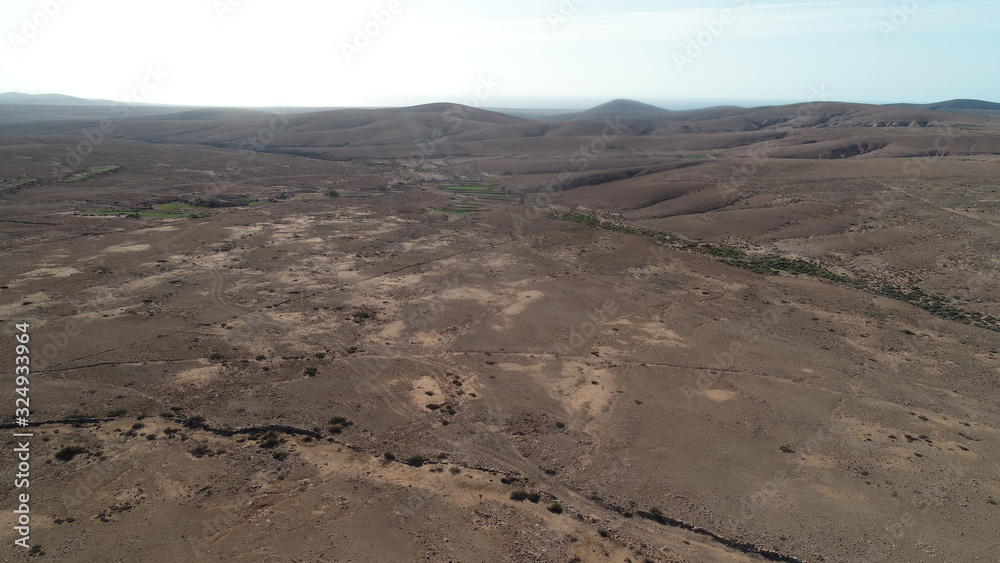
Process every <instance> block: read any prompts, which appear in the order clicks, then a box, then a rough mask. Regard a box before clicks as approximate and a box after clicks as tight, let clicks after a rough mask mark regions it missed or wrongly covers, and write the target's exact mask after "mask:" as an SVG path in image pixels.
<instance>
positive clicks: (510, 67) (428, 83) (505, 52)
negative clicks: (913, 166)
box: [0, 0, 1000, 107]
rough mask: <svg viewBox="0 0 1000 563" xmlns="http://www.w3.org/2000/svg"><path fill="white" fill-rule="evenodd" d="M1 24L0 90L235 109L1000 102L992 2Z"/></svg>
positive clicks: (304, 10)
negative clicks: (815, 95)
mask: <svg viewBox="0 0 1000 563" xmlns="http://www.w3.org/2000/svg"><path fill="white" fill-rule="evenodd" d="M727 10H728V11H727ZM393 12H395V13H393ZM0 22H3V28H4V29H2V31H3V33H4V35H5V36H4V45H3V46H2V47H0V65H2V74H0V92H2V91H19V92H27V93H48V92H56V93H63V94H70V95H74V96H79V97H88V98H107V99H115V100H119V99H125V98H127V97H130V96H133V95H135V96H140V95H141V96H142V97H143V98H144V100H145V101H148V102H157V103H176V104H192V105H209V104H213V105H243V106H289V105H306V106H350V105H404V104H416V103H424V102H431V101H443V100H447V101H456V102H475V104H476V105H483V106H493V107H499V106H508V107H509V106H518V105H522V106H523V105H528V106H543V107H557V106H576V107H582V106H584V105H588V104H589V103H591V102H600V101H606V100H609V99H612V98H633V99H638V100H643V101H647V102H651V103H658V104H659V105H664V106H666V107H670V102H669V100H692V99H698V100H706V101H709V102H710V101H714V100H718V101H741V100H747V101H753V100H760V101H801V100H807V99H809V98H810V96H811V95H812V94H811V92H812V91H813V89H816V88H822V89H823V90H824V91H826V92H828V93H829V95H830V97H832V98H833V99H836V100H843V101H859V102H893V101H905V102H931V101H940V100H945V99H951V98H981V99H990V100H994V101H1000V81H998V76H1000V57H998V55H997V53H1000V2H997V1H996V0H968V1H966V0H954V1H946V0H886V1H883V0H818V1H797V2H792V1H787V0H770V1H763V0H722V1H708V2H694V1H670V0H666V1H652V0H505V1H504V2H469V1H461V2H460V1H457V0H372V1H369V0H351V1H348V0H282V1H281V2H278V1H276V0H3V4H2V5H0ZM143 84H145V86H143ZM567 98H578V99H579V100H578V102H577V101H574V100H570V101H561V100H566V99H567ZM675 105H681V102H679V101H678V102H677V103H676V104H675ZM702 105H704V104H702Z"/></svg>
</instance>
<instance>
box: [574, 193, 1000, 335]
mask: <svg viewBox="0 0 1000 563" xmlns="http://www.w3.org/2000/svg"><path fill="white" fill-rule="evenodd" d="M556 218H558V219H562V220H563V221H572V222H574V223H580V224H582V225H586V226H588V227H593V228H598V229H604V230H608V231H616V232H620V233H627V234H633V235H640V236H646V237H650V238H654V239H656V240H657V241H660V242H663V243H666V244H669V245H670V246H671V247H672V248H674V249H676V250H682V251H685V252H697V253H699V254H705V255H707V256H711V257H713V258H716V259H718V260H719V261H720V262H722V263H724V264H729V265H730V266H736V267H737V268H743V269H745V270H750V271H752V272H757V273H759V274H764V275H771V276H774V275H778V274H779V273H780V272H787V273H789V274H798V275H804V276H810V277H813V278H818V279H823V280H827V281H829V282H833V283H836V284H839V285H845V286H849V287H854V288H857V289H863V290H866V291H870V292H872V293H877V294H879V295H883V296H885V297H889V298H892V299H896V300H898V301H903V302H906V303H910V304H912V305H916V306H917V307H920V308H921V309H923V310H925V311H927V312H929V313H930V314H932V315H934V316H935V317H939V318H942V319H946V320H949V321H955V322H958V323H962V324H967V325H970V326H975V327H978V328H983V329H986V330H993V331H997V332H1000V318H997V317H993V316H990V315H986V314H984V313H981V312H978V311H974V312H970V311H966V310H964V309H962V308H961V307H959V306H957V305H956V304H954V302H953V300H951V299H949V298H947V297H944V296H942V295H936V294H928V293H924V292H923V291H922V290H921V289H920V288H919V287H917V286H916V285H913V284H911V285H910V287H909V288H907V289H904V288H902V287H898V286H894V285H886V284H884V283H883V282H880V281H876V280H872V279H852V278H849V277H846V276H841V275H839V274H836V273H834V272H832V271H830V270H828V269H826V268H824V267H823V266H821V265H819V264H816V263H814V262H810V261H808V260H802V259H799V258H785V257H783V256H775V255H749V254H747V253H745V252H743V251H742V250H740V249H738V248H736V247H733V246H728V245H722V244H715V245H704V246H692V245H690V244H687V243H683V242H681V241H679V240H677V239H676V238H674V237H672V236H670V235H668V234H666V233H661V232H657V231H651V230H648V229H636V228H634V227H629V226H627V225H622V224H619V223H615V222H613V221H608V220H605V219H600V218H598V217H595V216H594V215H591V214H589V213H584V212H576V213H563V214H559V215H556Z"/></svg>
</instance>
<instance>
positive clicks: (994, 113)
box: [0, 92, 1000, 122]
mask: <svg viewBox="0 0 1000 563" xmlns="http://www.w3.org/2000/svg"><path fill="white" fill-rule="evenodd" d="M114 103H115V102H113V101H110V100H101V99H87V98H77V97H74V96H66V95H63V94H23V93H20V92H6V93H2V94H0V104H2V105H22V106H24V105H30V106H92V107H108V106H111V105H113V104H114ZM136 105H137V106H143V107H149V108H153V107H158V108H171V107H172V108H180V109H193V108H192V106H169V105H163V104H136ZM430 105H431V104H426V105H425V106H430ZM884 105H885V106H888V107H899V108H909V109H924V110H930V111H941V112H947V113H955V114H963V115H978V116H984V117H1000V103H996V102H988V101H984V100H969V99H957V100H948V101H944V102H935V103H931V104H907V103H895V104H884ZM425 106H418V107H425ZM196 107H197V106H196ZM202 107H204V106H202ZM725 107H735V106H725ZM254 109H264V110H268V109H270V108H254ZM275 109H276V108H275ZM325 109H334V108H295V109H294V110H288V109H286V110H285V111H287V112H289V113H304V112H307V111H317V110H325ZM345 109H346V108H345ZM706 109H708V108H706ZM712 109H716V108H712ZM523 111H524V112H527V113H524V114H522V113H521V112H520V110H511V111H510V112H509V114H510V115H516V116H519V117H529V116H530V117H541V115H539V116H534V115H531V110H523ZM686 111H688V112H690V111H695V110H686ZM545 113H546V114H547V115H546V117H548V121H554V122H568V121H580V120H595V119H596V120H600V119H605V118H608V117H612V116H614V117H619V118H622V119H648V118H654V117H656V118H662V117H666V116H669V115H671V114H674V113H683V112H675V111H673V110H669V109H664V108H661V107H658V106H654V105H650V104H645V103H642V102H637V101H634V100H626V99H618V100H613V101H610V102H608V103H605V104H601V105H599V106H596V107H593V108H590V109H588V110H585V111H582V112H560V113H559V114H558V115H554V114H553V113H554V112H552V113H550V112H545Z"/></svg>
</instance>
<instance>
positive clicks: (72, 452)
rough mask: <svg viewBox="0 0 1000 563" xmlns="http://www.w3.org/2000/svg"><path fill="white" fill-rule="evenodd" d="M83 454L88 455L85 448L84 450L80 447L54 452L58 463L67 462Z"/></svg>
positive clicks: (70, 447)
mask: <svg viewBox="0 0 1000 563" xmlns="http://www.w3.org/2000/svg"><path fill="white" fill-rule="evenodd" d="M85 453H88V452H87V448H84V447H82V446H66V447H65V448H63V449H61V450H59V451H58V452H56V459H58V460H60V461H69V460H71V459H73V458H74V457H76V456H78V455H80V454H85Z"/></svg>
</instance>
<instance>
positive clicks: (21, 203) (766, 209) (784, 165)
mask: <svg viewBox="0 0 1000 563" xmlns="http://www.w3.org/2000/svg"><path fill="white" fill-rule="evenodd" d="M103 111H104V110H99V109H93V108H91V109H86V108H83V109H81V108H73V109H72V111H69V110H65V108H64V109H63V110H61V109H60V108H44V107H43V108H39V107H37V106H35V107H31V108H28V107H23V108H19V107H16V106H4V108H3V111H2V112H0V117H2V119H0V248H2V250H0V252H2V254H0V255H2V259H0V260H2V262H0V263H2V270H3V279H2V280H0V318H2V320H3V324H4V327H5V333H6V334H7V335H8V338H7V339H6V340H5V343H4V344H3V346H0V350H2V353H0V361H2V362H3V365H4V366H7V367H5V368H4V369H5V370H7V373H8V374H13V369H14V365H15V364H14V362H15V359H14V356H15V346H16V341H15V338H14V337H15V334H16V332H17V330H16V329H15V328H14V325H15V324H16V323H29V324H30V329H29V334H30V337H31V346H30V350H31V361H32V372H33V373H32V376H31V384H30V403H31V407H30V410H31V414H30V421H31V422H32V424H33V426H31V427H29V428H28V431H31V432H33V433H34V434H35V436H34V438H32V441H31V487H30V496H31V515H30V516H31V533H30V545H32V546H36V547H34V548H33V549H32V550H30V551H29V550H26V549H23V548H21V547H17V546H14V545H13V542H14V539H16V537H17V534H16V533H15V532H14V528H13V526H14V525H15V517H16V515H15V514H14V512H13V509H14V508H16V502H15V500H16V495H17V494H18V493H19V492H20V491H18V490H17V489H15V487H14V482H15V480H14V474H15V473H16V472H17V463H18V462H17V459H16V457H15V454H14V448H15V447H16V446H17V441H16V439H15V438H14V437H13V433H15V432H20V431H24V429H21V428H19V427H18V426H17V425H16V424H15V419H14V416H13V415H14V400H15V398H16V397H17V395H16V394H15V384H14V383H13V381H14V380H13V376H11V377H8V378H5V380H4V381H5V382H6V383H5V385H6V388H5V389H2V390H0V394H2V396H4V397H7V398H8V400H7V407H5V411H4V412H2V413H0V417H2V418H3V419H4V421H5V424H4V426H3V430H2V431H0V432H2V433H3V434H2V436H3V440H2V442H3V443H4V444H5V453H4V454H3V457H2V462H0V466H2V467H3V471H4V474H5V475H6V476H7V477H6V478H5V479H3V482H2V484H0V499H3V507H4V510H3V512H2V516H0V523H2V528H3V530H4V531H3V538H4V544H3V546H2V547H0V560H3V561H35V560H38V561H122V562H135V561H234V560H236V561H266V562H272V561H273V562H278V561H281V562H287V561H299V562H315V561H354V562H389V561H392V562H397V561H398V562H404V561H434V562H463V563H465V562H469V563H472V562H483V563H488V562H497V561H539V562H550V561H551V562H568V561H585V562H590V561H612V562H627V561H631V562H636V563H639V562H645V561H656V562H661V561H664V562H665V561H670V562H673V561H687V562H715V561H725V562H729V561H732V562H736V561H741V562H755V561H785V562H796V561H809V562H817V561H826V562H883V561H884V562H918V561H920V562H950V563H953V562H960V561H961V562H966V561H970V562H971V561H984V562H986V561H996V560H997V554H998V553H1000V480H998V476H1000V470H998V469H997V467H998V462H1000V412H998V407H997V405H998V403H1000V381H998V375H1000V364H998V362H1000V332H998V330H1000V299H998V295H1000V277H998V273H1000V193H998V190H1000V180H998V178H1000V121H998V119H997V118H992V117H979V116H975V115H960V114H952V113H946V112H941V111H932V110H928V109H922V108H899V107H885V106H867V105H857V104H842V103H813V104H802V105H797V106H781V107H769V108H755V109H743V108H735V107H724V108H713V109H708V110H698V111H686V112H671V111H667V110H661V109H659V108H653V107H651V106H644V105H642V104H638V103H634V102H627V101H616V102H612V103H610V104H606V105H604V106H600V107H598V108H594V109H592V110H588V111H586V112H582V113H577V114H566V115H556V116H551V117H549V118H545V119H535V120H529V119H524V118H519V117H514V116H510V115H505V114H501V113H496V112H490V111H485V110H481V109H474V108H468V107H464V106H453V105H450V104H434V105H429V106H419V107H416V108H404V109H398V110H337V111H326V112H317V113H278V114H268V113H263V112H255V111H251V110H227V109H204V110H183V111H182V110H179V109H178V110H176V111H175V112H173V113H171V112H166V111H163V112H159V111H156V112H154V111H146V112H136V113H135V114H133V115H130V116H128V117H123V116H120V115H119V116H115V115H112V114H108V113H104V112H103ZM88 112H91V114H88ZM102 120H103V121H102Z"/></svg>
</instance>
